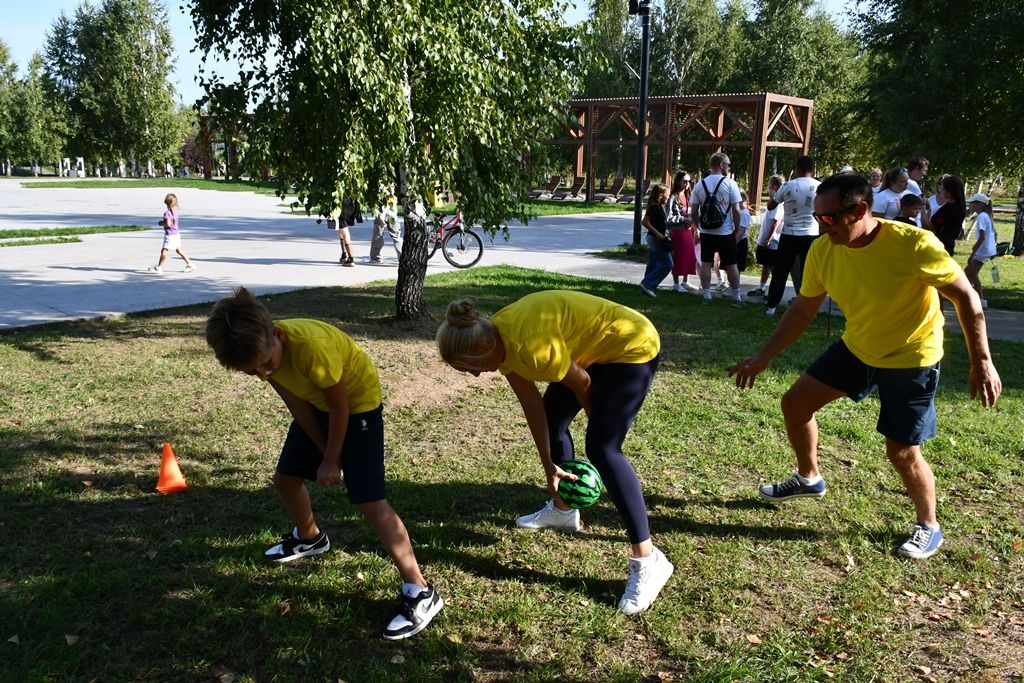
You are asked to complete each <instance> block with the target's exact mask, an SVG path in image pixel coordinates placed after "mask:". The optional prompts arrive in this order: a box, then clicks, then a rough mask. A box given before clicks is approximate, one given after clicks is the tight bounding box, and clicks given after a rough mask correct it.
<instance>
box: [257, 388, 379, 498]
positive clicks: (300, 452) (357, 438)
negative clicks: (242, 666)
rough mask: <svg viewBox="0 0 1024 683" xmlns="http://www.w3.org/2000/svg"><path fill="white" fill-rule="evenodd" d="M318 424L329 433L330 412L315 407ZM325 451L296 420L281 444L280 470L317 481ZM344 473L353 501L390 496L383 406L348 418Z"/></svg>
mask: <svg viewBox="0 0 1024 683" xmlns="http://www.w3.org/2000/svg"><path fill="white" fill-rule="evenodd" d="M313 414H314V416H315V417H316V421H317V424H318V425H320V429H322V430H323V434H324V438H325V439H326V437H327V426H328V419H329V418H330V415H329V414H328V413H325V412H323V411H322V410H317V409H316V408H314V409H313ZM323 459H324V456H323V453H321V452H320V449H319V448H317V447H316V444H314V443H313V440H312V439H310V438H309V435H308V434H306V431H305V430H304V429H303V428H302V427H300V426H299V425H298V423H297V422H295V420H292V424H291V427H289V428H288V436H287V437H286V438H285V440H284V446H283V447H282V448H281V457H280V458H279V459H278V461H277V471H278V473H280V474H284V475H288V476H290V477H300V478H302V479H308V480H310V481H316V471H317V468H319V467H320V463H321V462H322V461H323ZM341 474H342V478H343V479H344V481H345V488H346V489H347V490H348V499H349V501H350V502H351V503H352V504H353V505H360V504H362V503H373V502H376V501H378V500H384V499H385V498H387V493H386V491H385V488H384V419H383V410H382V408H381V406H377V408H375V409H374V410H370V411H367V412H365V413H354V414H352V415H350V416H349V418H348V429H347V430H345V442H344V444H343V445H342V447H341Z"/></svg>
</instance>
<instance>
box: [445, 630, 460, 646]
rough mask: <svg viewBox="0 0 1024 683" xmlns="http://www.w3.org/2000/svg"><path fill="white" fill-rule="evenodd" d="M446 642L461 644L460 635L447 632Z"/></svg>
mask: <svg viewBox="0 0 1024 683" xmlns="http://www.w3.org/2000/svg"><path fill="white" fill-rule="evenodd" d="M448 642H449V643H455V644H456V645H461V644H462V636H460V635H459V634H458V633H449V634H448Z"/></svg>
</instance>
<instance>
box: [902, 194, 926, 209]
mask: <svg viewBox="0 0 1024 683" xmlns="http://www.w3.org/2000/svg"><path fill="white" fill-rule="evenodd" d="M923 203H924V202H922V201H921V198H920V197H918V196H917V195H916V194H905V195H903V196H902V197H900V210H901V211H910V210H911V209H919V208H921V205H922V204H923Z"/></svg>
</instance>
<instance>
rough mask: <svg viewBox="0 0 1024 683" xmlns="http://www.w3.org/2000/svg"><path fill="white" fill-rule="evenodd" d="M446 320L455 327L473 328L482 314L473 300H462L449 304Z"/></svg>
mask: <svg viewBox="0 0 1024 683" xmlns="http://www.w3.org/2000/svg"><path fill="white" fill-rule="evenodd" d="M444 319H445V322H447V323H448V324H449V325H452V326H454V327H473V325H476V323H477V321H479V320H480V312H479V311H478V310H476V304H475V303H473V301H472V299H462V300H460V301H453V302H451V303H450V304H448V310H447V311H446V312H445V315H444Z"/></svg>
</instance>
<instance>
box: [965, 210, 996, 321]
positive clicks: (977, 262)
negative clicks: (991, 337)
mask: <svg viewBox="0 0 1024 683" xmlns="http://www.w3.org/2000/svg"><path fill="white" fill-rule="evenodd" d="M967 205H968V206H969V207H970V208H971V211H973V212H974V213H976V214H977V215H978V222H977V227H976V228H975V236H976V238H977V241H975V243H974V246H973V247H972V248H971V256H970V258H969V259H968V260H967V267H966V268H964V274H965V275H966V276H967V281H968V282H970V283H971V287H974V291H976V292H977V293H978V298H979V299H981V307H982V308H983V309H987V308H988V301H986V300H985V291H984V289H982V287H981V278H980V277H978V273H980V272H981V267H982V266H983V265H985V261H988V260H989V259H991V258H995V256H996V241H997V240H996V229H995V226H994V225H993V224H992V202H991V201H990V200H989V198H988V195H984V194H982V193H981V192H978V193H977V194H975V195H973V196H972V197H971V198H970V199H968V200H967Z"/></svg>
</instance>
